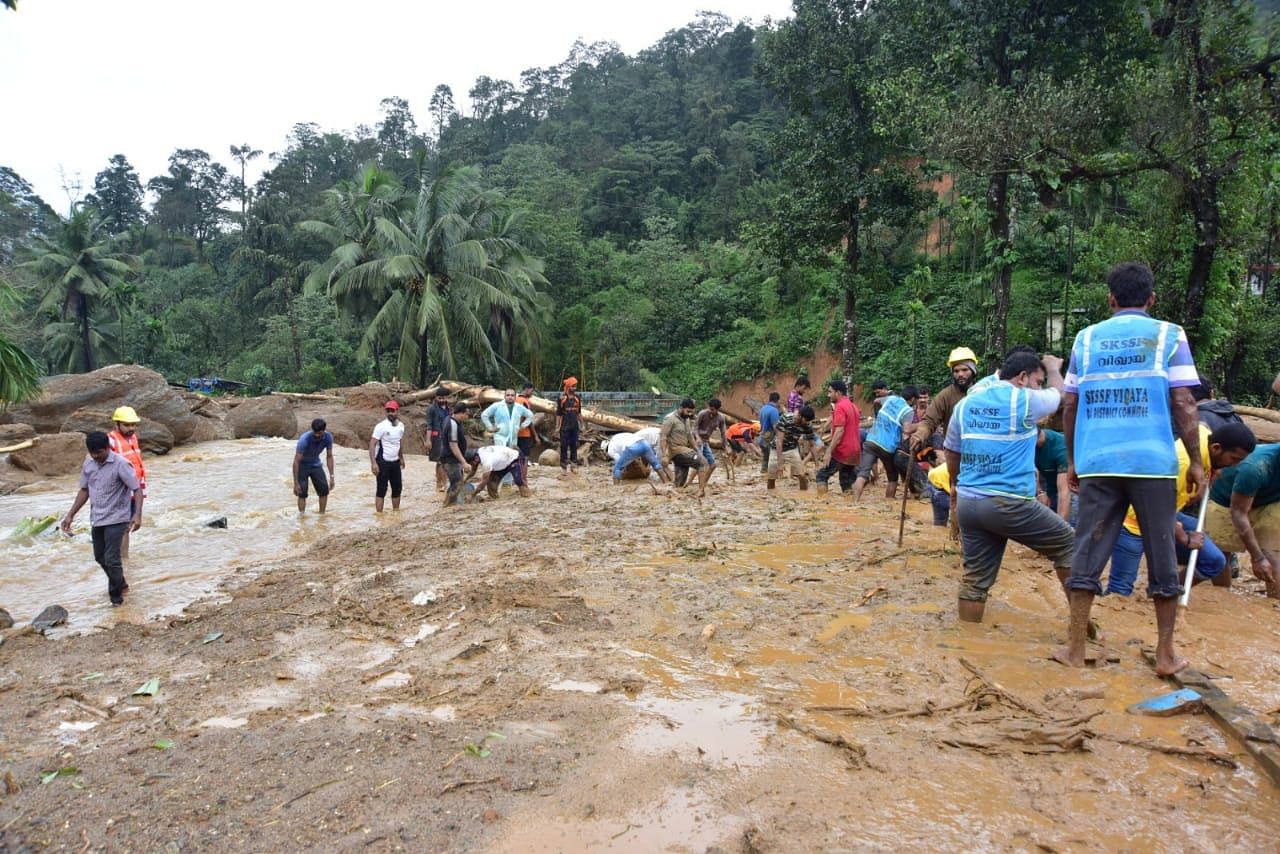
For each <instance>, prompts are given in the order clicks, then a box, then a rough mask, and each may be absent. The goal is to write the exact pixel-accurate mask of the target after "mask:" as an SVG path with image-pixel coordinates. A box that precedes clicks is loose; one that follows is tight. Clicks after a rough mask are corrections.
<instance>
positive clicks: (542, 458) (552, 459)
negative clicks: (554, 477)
mask: <svg viewBox="0 0 1280 854" xmlns="http://www.w3.org/2000/svg"><path fill="white" fill-rule="evenodd" d="M538 465H540V466H547V467H548V468H555V467H556V466H558V465H560V452H559V451H557V450H556V449H554V448H547V449H546V450H545V451H543V452H542V453H541V454H539V455H538Z"/></svg>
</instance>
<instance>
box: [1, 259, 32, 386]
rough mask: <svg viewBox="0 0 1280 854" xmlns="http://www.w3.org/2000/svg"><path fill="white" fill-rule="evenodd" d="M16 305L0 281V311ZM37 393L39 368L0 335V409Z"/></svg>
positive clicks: (9, 289) (16, 300)
mask: <svg viewBox="0 0 1280 854" xmlns="http://www.w3.org/2000/svg"><path fill="white" fill-rule="evenodd" d="M17 304H18V297H17V293H16V292H15V291H14V290H13V288H12V287H10V286H9V285H8V284H7V283H6V282H3V281H0V309H4V310H5V312H6V314H7V312H8V311H9V310H10V309H12V308H13V307H14V306H16V305H17ZM39 393H40V368H39V367H37V366H36V363H35V361H34V360H33V359H32V358H31V357H30V356H28V355H27V352H26V351H25V350H23V349H22V348H21V347H19V346H18V345H17V344H16V343H15V342H13V341H11V340H9V338H8V337H6V336H5V335H4V333H2V332H0V406H5V405H8V404H10V403H19V402H21V401H23V400H28V399H29V398H33V397H35V396H36V395H38V394H39Z"/></svg>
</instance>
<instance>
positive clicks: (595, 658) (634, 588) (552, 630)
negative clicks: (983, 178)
mask: <svg viewBox="0 0 1280 854" xmlns="http://www.w3.org/2000/svg"><path fill="white" fill-rule="evenodd" d="M534 472H535V473H534V479H533V486H534V489H535V494H534V496H533V497H532V498H530V499H527V500H520V499H519V498H518V497H516V496H515V494H514V492H511V491H508V490H504V492H503V496H502V498H501V500H499V501H497V502H495V503H485V504H481V505H478V506H474V507H466V508H461V509H457V510H452V511H436V510H434V509H429V510H424V508H425V507H426V505H427V503H428V501H429V502H430V504H431V505H434V504H435V503H436V496H435V495H434V493H433V494H432V495H431V496H430V497H429V498H427V497H424V496H421V495H420V494H419V495H414V494H413V493H412V492H411V493H410V495H409V497H408V498H407V499H406V505H407V506H406V512H405V513H403V514H402V515H401V516H400V517H399V518H398V519H396V518H391V519H388V520H384V521H383V522H382V524H379V525H377V526H374V527H371V528H370V529H369V531H368V532H367V533H364V534H357V535H342V536H337V537H331V538H329V539H327V540H323V541H321V542H320V543H319V544H318V545H316V546H315V547H313V548H311V549H310V550H309V551H306V552H304V553H302V554H298V555H283V556H282V559H281V560H280V561H279V562H278V563H275V564H271V565H263V566H254V567H248V568H246V569H245V570H244V571H243V572H242V573H241V574H239V575H238V576H237V577H238V578H241V579H243V580H242V581H240V582H238V583H233V584H231V585H230V586H229V587H228V590H227V596H226V597H224V598H223V599H222V600H221V601H216V602H215V601H211V602H204V603H200V604H197V605H195V606H192V607H191V608H189V609H188V610H187V612H186V613H185V614H184V615H183V616H181V617H178V618H171V619H169V620H168V621H167V622H154V623H149V624H145V625H141V626H139V625H117V626H115V627H113V628H110V629H108V630H105V631H100V632H96V633H92V634H87V635H80V636H73V637H65V638H58V639H45V638H41V637H38V636H24V637H17V638H13V639H11V640H9V641H8V642H7V643H5V644H4V645H3V647H0V775H3V777H4V789H3V790H2V791H0V795H2V796H3V801H2V803H0V849H5V848H7V849H13V850H24V849H25V848H27V847H29V848H31V849H59V850H60V849H68V850H70V849H74V850H76V851H84V850H95V849H103V850H126V849H135V850H175V851H176V850H188V849H217V850H233V849H245V850H254V851H262V850H273V849H274V850H299V849H326V850H365V849H369V850H375V851H376V850H413V851H421V850H449V851H462V850H468V851H469V850H501V851H510V850H520V851H524V850H580V849H615V850H674V851H692V852H703V851H711V850H714V851H725V852H732V851H775V850H776V851H814V850H868V849H891V848H892V849H897V848H902V847H910V848H916V849H923V848H928V849H956V848H961V847H963V848H966V849H1010V848H1015V849H1032V850H1034V849H1036V848H1037V847H1038V848H1039V849H1040V850H1046V851H1065V850H1098V849H1108V850H1151V849H1161V850H1189V851H1196V850H1206V851H1209V850H1213V851H1217V850H1274V846H1275V844H1276V838H1277V831H1278V830H1280V798H1278V797H1277V793H1276V790H1275V789H1274V788H1273V787H1272V785H1271V783H1270V782H1269V781H1268V779H1267V778H1266V777H1265V776H1264V775H1263V774H1262V773H1261V771H1260V770H1259V769H1258V768H1257V766H1255V765H1253V764H1252V762H1251V760H1250V759H1249V758H1248V757H1247V756H1246V755H1245V754H1244V753H1243V751H1242V750H1241V749H1240V748H1239V746H1238V745H1234V744H1232V743H1230V742H1228V741H1227V740H1226V739H1224V737H1223V735H1222V734H1221V732H1220V731H1219V730H1218V729H1217V728H1216V727H1215V726H1214V725H1213V723H1212V722H1210V721H1209V720H1208V718H1206V717H1204V716H1203V715H1198V716H1183V717H1176V718H1167V719H1158V718H1143V717H1136V716H1133V715H1129V714H1126V713H1125V711H1124V710H1125V708H1126V706H1128V705H1129V704H1131V703H1133V702H1135V701H1137V700H1139V699H1142V698H1144V697H1147V696H1151V695H1153V694H1156V693H1159V692H1161V691H1163V690H1168V689H1169V688H1170V686H1169V685H1168V684H1167V683H1164V682H1162V681H1160V680H1158V679H1156V678H1155V677H1154V675H1153V674H1152V672H1151V670H1150V668H1149V667H1148V666H1147V665H1146V664H1145V663H1144V661H1143V660H1142V658H1141V655H1140V650H1141V647H1142V645H1143V644H1144V643H1146V644H1149V643H1151V642H1152V640H1153V638H1154V625H1153V617H1152V612H1151V608H1150V605H1149V603H1146V602H1144V601H1141V600H1137V601H1132V602H1115V601H1103V602H1102V603H1101V605H1100V607H1099V608H1098V609H1097V616H1098V618H1099V622H1100V623H1101V625H1102V629H1103V631H1104V633H1105V638H1104V642H1103V646H1102V647H1100V648H1099V649H1098V650H1097V652H1098V658H1099V662H1100V663H1099V665H1098V666H1097V667H1095V668H1091V669H1087V670H1083V671H1069V670H1066V669H1064V668H1062V667H1061V666H1059V665H1057V664H1055V663H1053V662H1052V661H1050V660H1049V659H1048V654H1049V652H1050V651H1051V650H1052V648H1053V646H1054V645H1055V644H1056V643H1059V642H1061V641H1062V639H1063V633H1064V629H1065V606H1064V601H1063V596H1062V593H1061V591H1060V589H1058V587H1057V585H1056V583H1055V581H1054V578H1053V576H1052V573H1051V571H1050V569H1049V567H1048V565H1047V564H1046V563H1045V562H1044V561H1042V560H1040V559H1038V558H1036V557H1035V556H1034V555H1031V554H1030V553H1028V552H1026V551H1025V550H1023V549H1021V548H1019V547H1012V548H1011V549H1010V552H1009V555H1008V557H1007V559H1006V562H1005V569H1004V573H1003V575H1002V577H1001V579H1000V581H999V583H998V584H997V587H996V589H995V596H994V598H993V600H992V602H991V604H990V605H989V607H988V611H987V622H986V623H985V624H983V625H981V626H967V625H966V626H960V625H958V624H957V622H956V620H955V617H954V595H955V581H956V577H957V573H958V566H959V556H958V553H957V551H956V549H955V547H954V546H952V545H950V544H949V543H948V541H947V539H946V532H945V529H937V528H933V527H932V526H931V525H930V524H929V520H930V513H929V507H928V505H927V504H924V503H919V502H914V501H913V502H911V504H910V507H909V513H910V519H909V521H908V523H907V528H906V548H905V549H904V550H902V551H899V550H898V549H897V547H896V537H897V527H898V509H897V505H890V504H889V503H887V502H886V501H885V500H884V499H883V497H881V495H880V494H879V491H878V490H877V489H876V488H874V487H873V488H869V489H868V490H867V494H866V496H864V499H863V503H862V505H860V506H858V507H856V508H854V507H851V506H850V505H847V504H845V503H844V502H843V501H842V500H841V499H840V498H838V497H837V496H835V495H832V496H830V497H828V498H826V499H825V500H820V499H818V498H817V496H816V495H815V494H814V493H813V492H812V491H810V492H807V493H800V492H799V491H797V490H796V488H795V487H794V486H783V487H781V488H780V489H779V490H777V491H776V492H775V493H766V492H765V490H764V488H763V484H762V483H759V482H754V479H753V478H752V477H750V476H748V475H745V474H740V476H739V478H738V483H737V484H736V485H732V486H731V485H727V484H724V483H723V482H722V481H721V478H722V474H721V473H717V474H716V481H715V486H714V487H713V489H712V491H711V494H710V495H709V496H708V498H707V499H705V500H702V501H699V500H697V499H694V498H692V497H691V496H683V495H682V496H678V497H674V498H673V497H666V496H654V495H653V494H652V493H651V492H650V490H649V488H648V487H647V486H646V485H644V484H642V483H638V482H628V483H624V485H622V486H621V487H613V486H612V485H610V483H609V478H608V474H607V472H606V471H605V470H604V469H602V468H593V469H589V470H584V471H583V472H582V473H581V474H580V475H578V476H577V477H575V478H569V479H567V480H561V479H558V478H557V477H555V475H554V473H548V472H547V471H546V470H544V469H535V470H534ZM410 473H411V474H412V475H414V477H411V478H409V483H410V484H411V485H412V484H416V483H421V482H423V481H425V480H426V477H427V476H426V464H425V463H422V462H421V461H420V459H415V460H414V461H413V462H412V463H411V466H410ZM410 507H412V508H414V509H413V510H412V511H411V510H410V509H409V508H410ZM249 535H252V534H249ZM1245 574H1246V575H1247V574H1248V573H1247V571H1246V573H1245ZM1278 629H1280V613H1278V611H1277V608H1276V606H1275V603H1274V602H1273V601H1268V600H1264V599H1263V598H1261V597H1260V596H1259V595H1258V594H1257V589H1256V585H1254V584H1253V583H1252V582H1249V581H1244V582H1243V583H1242V584H1241V585H1240V586H1238V587H1237V589H1235V590H1231V591H1227V590H1221V589H1211V588H1206V587H1200V588H1197V590H1196V594H1195V598H1194V599H1193V607H1192V609H1191V611H1190V615H1189V617H1188V622H1187V623H1185V624H1180V634H1179V641H1180V643H1181V645H1182V647H1181V648H1182V651H1183V652H1184V653H1186V654H1187V655H1188V656H1189V657H1191V659H1192V661H1193V664H1195V665H1196V666H1198V667H1200V668H1202V669H1204V670H1205V671H1206V672H1208V673H1210V674H1212V675H1214V676H1216V677H1220V679H1221V682H1220V684H1221V685H1222V686H1223V687H1224V689H1225V690H1226V691H1227V692H1228V693H1229V694H1231V695H1232V697H1233V698H1234V699H1236V700H1238V701H1240V702H1242V703H1244V704H1245V705H1247V706H1248V707H1250V708H1251V709H1253V710H1254V711H1256V712H1258V713H1260V714H1261V715H1262V716H1263V717H1264V718H1265V719H1271V716H1272V714H1273V713H1274V712H1275V711H1276V710H1277V707H1278V706H1280V687H1277V686H1278V684H1280V683H1278V679H1280V654H1277V652H1276V648H1277V638H1278V637H1280V631H1278ZM1108 659H1113V660H1114V661H1111V662H1110V663H1109V662H1108ZM152 678H155V679H158V680H159V685H158V690H157V692H156V693H155V695H154V696H133V695H132V692H134V691H135V690H137V689H138V688H139V687H141V686H143V685H144V683H146V682H147V681H148V680H150V679H152ZM1169 749H1173V750H1181V751H1186V752H1187V753H1189V754H1191V755H1172V754H1170V753H1168V752H1165V751H1166V750H1169ZM1233 766H1234V767H1233ZM59 769H65V770H63V771H62V773H61V774H60V775H54V774H52V773H51V772H56V771H59ZM46 780H47V781H46Z"/></svg>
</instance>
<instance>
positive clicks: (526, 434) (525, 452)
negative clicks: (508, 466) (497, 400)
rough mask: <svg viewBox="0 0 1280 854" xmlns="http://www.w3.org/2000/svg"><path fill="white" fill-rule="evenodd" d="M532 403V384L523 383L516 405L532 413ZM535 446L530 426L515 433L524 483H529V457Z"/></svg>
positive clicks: (536, 440)
mask: <svg viewBox="0 0 1280 854" xmlns="http://www.w3.org/2000/svg"><path fill="white" fill-rule="evenodd" d="M532 401H533V383H525V384H524V388H522V389H520V393H519V394H517V395H516V403H518V404H520V405H521V406H523V407H524V408H525V409H527V410H529V411H530V412H533V402H532ZM537 444H538V436H537V434H535V433H534V431H533V425H532V424H530V425H529V426H528V427H521V428H520V432H518V433H516V447H517V448H519V449H520V474H521V476H522V477H523V478H524V482H525V483H528V482H529V455H530V454H532V453H533V449H534V447H535V446H536V445H537Z"/></svg>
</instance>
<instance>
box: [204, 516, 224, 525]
mask: <svg viewBox="0 0 1280 854" xmlns="http://www.w3.org/2000/svg"><path fill="white" fill-rule="evenodd" d="M204 526H205V527H206V528H225V527H227V517H226V516H219V517H218V518H216V519H210V520H209V521H208V522H205V523H204Z"/></svg>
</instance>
